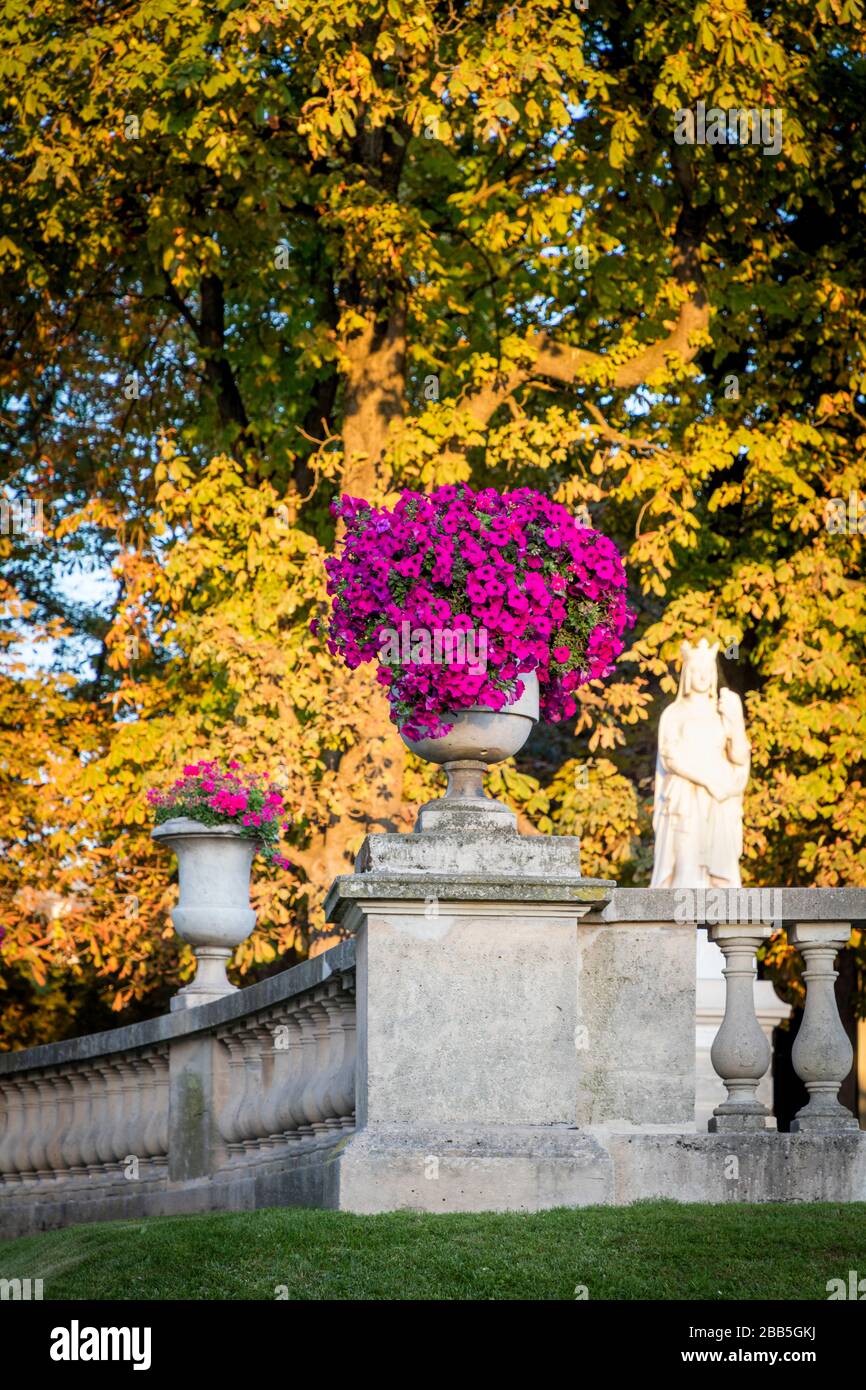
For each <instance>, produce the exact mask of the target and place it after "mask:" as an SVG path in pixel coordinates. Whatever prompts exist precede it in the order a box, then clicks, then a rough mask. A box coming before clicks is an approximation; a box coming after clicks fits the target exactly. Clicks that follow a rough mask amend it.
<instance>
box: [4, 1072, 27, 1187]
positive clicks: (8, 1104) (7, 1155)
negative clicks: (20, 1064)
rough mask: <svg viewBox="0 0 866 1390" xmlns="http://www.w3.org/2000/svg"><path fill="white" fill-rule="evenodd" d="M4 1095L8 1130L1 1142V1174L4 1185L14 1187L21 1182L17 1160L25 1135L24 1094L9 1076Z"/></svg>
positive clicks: (6, 1079) (5, 1083)
mask: <svg viewBox="0 0 866 1390" xmlns="http://www.w3.org/2000/svg"><path fill="white" fill-rule="evenodd" d="M2 1094H3V1108H4V1110H5V1112H6V1128H5V1129H4V1131H3V1139H2V1141H0V1172H2V1174H3V1182H4V1184H6V1185H8V1186H10V1187H12V1186H13V1185H15V1184H16V1183H19V1182H20V1181H21V1174H20V1172H19V1170H18V1162H17V1159H18V1154H19V1150H20V1145H21V1140H22V1138H23V1135H24V1093H23V1091H22V1089H21V1086H20V1085H19V1083H18V1081H17V1080H16V1079H15V1078H14V1077H11V1076H9V1077H6V1078H5V1080H4V1081H3V1089H2Z"/></svg>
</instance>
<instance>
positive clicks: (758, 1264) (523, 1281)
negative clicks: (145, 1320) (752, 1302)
mask: <svg viewBox="0 0 866 1390" xmlns="http://www.w3.org/2000/svg"><path fill="white" fill-rule="evenodd" d="M849 1269H856V1270H858V1271H859V1272H860V1274H861V1277H866V1204H863V1203H857V1204H853V1203H852V1204H850V1205H845V1206H837V1205H833V1204H832V1203H815V1204H812V1205H808V1206H795V1205H784V1206H782V1205H780V1206H745V1205H733V1204H732V1205H730V1206H715V1207H714V1206H699V1205H680V1204H679V1203H676V1202H669V1201H659V1202H638V1203H636V1204H635V1205H634V1206H631V1207H586V1208H584V1209H582V1210H563V1209H561V1210H558V1211H548V1212H540V1213H535V1214H528V1215H524V1214H494V1213H484V1214H480V1215H460V1216H453V1215H452V1216H445V1215H443V1216H438V1215H437V1216H427V1215H421V1214H416V1213H412V1212H397V1213H393V1214H390V1215H385V1216H350V1215H347V1214H346V1213H344V1212H327V1211H304V1210H296V1209H278V1210H269V1211H259V1212H236V1213H235V1212H226V1213H217V1214H208V1215H204V1216H175V1217H159V1218H154V1219H152V1220H144V1221H113V1222H107V1223H100V1224H93V1225H89V1226H74V1227H71V1228H70V1229H68V1230H65V1231H56V1232H49V1233H47V1234H44V1235H38V1236H27V1237H25V1238H23V1239H21V1240H15V1241H10V1242H8V1243H3V1244H0V1278H14V1277H16V1276H17V1277H19V1278H28V1277H29V1278H31V1279H42V1280H43V1281H44V1297H45V1298H46V1299H127V1298H129V1299H135V1298H141V1299H171V1298H183V1299H246V1298H252V1299H273V1298H275V1297H277V1288H278V1286H281V1285H282V1286H285V1288H286V1289H287V1291H288V1297H289V1298H290V1299H403V1298H410V1299H430V1298H432V1299H573V1298H574V1297H575V1287H576V1285H586V1287H587V1290H588V1294H589V1297H590V1299H604V1298H611V1299H637V1298H647V1299H684V1298H700V1299H726V1298H732V1299H739V1298H745V1299H772V1298H779V1299H826V1297H827V1291H826V1284H827V1280H828V1279H831V1278H839V1277H841V1278H847V1274H848V1270H849ZM283 1296H285V1293H284V1294H283Z"/></svg>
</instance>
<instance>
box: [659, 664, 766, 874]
mask: <svg viewBox="0 0 866 1390" xmlns="http://www.w3.org/2000/svg"><path fill="white" fill-rule="evenodd" d="M718 650H719V644H718V642H715V643H714V644H713V646H709V645H708V643H707V641H706V639H705V638H701V641H700V642H699V643H698V644H697V646H692V645H691V643H690V642H683V643H682V645H681V647H680V651H681V652H682V658H683V665H682V671H681V672H680V684H679V689H678V691H677V696H676V699H675V700H674V701H673V702H672V704H669V705H668V706H667V708H666V709H665V710H664V711H663V712H662V717H661V720H660V721H659V739H658V759H657V762H656V780H655V806H654V810H653V830H654V832H655V860H654V863H653V876H652V883H651V884H650V887H652V888H703V887H722V888H738V887H739V886H740V882H741V880H740V855H741V854H742V852H743V793H744V791H745V790H746V783H747V782H748V780H749V761H750V756H751V748H750V745H749V740H748V738H747V737H746V726H745V722H744V719H743V706H742V702H741V700H740V697H739V696H738V695H737V694H736V693H735V692H734V691H733V690H728V689H723V690H721V691H719V688H718V672H717V666H716V657H717V655H718Z"/></svg>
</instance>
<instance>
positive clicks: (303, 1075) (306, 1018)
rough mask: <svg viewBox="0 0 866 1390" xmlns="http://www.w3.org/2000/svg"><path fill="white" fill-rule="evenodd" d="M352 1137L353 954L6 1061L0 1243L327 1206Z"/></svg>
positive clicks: (342, 951)
mask: <svg viewBox="0 0 866 1390" xmlns="http://www.w3.org/2000/svg"><path fill="white" fill-rule="evenodd" d="M354 1125H355V954H354V943H353V942H345V943H343V944H342V945H340V946H337V947H335V948H334V949H333V950H331V951H327V952H325V953H324V954H323V955H321V956H317V957H316V958H315V959H313V960H310V961H305V962H304V963H303V964H301V965H298V966H295V967H293V968H292V969H290V970H286V971H284V972H283V973H282V974H279V975H275V976H273V977H272V978H271V979H269V980H264V981H262V982H261V983H260V984H257V985H251V986H250V987H248V988H247V989H243V990H238V991H237V992H236V993H233V994H229V995H226V996H225V998H223V999H220V1000H217V1001H216V1002H214V1003H211V1004H206V1005H203V1006H201V1007H199V1008H195V1009H188V1010H181V1011H178V1012H175V1013H171V1014H167V1015H165V1016H164V1017H162V1018H157V1019H152V1020H149V1021H148V1022H146V1023H140V1024H134V1025H132V1026H131V1027H127V1028H118V1029H114V1030H112V1031H111V1032H107V1033H96V1034H93V1035H91V1036H89V1037H84V1038H75V1039H73V1040H71V1041H69V1042H61V1043H53V1044H50V1045H48V1046H45V1047H36V1048H29V1049H27V1050H26V1051H24V1052H11V1053H5V1054H0V1234H2V1235H5V1236H9V1235H14V1234H17V1233H18V1232H20V1231H25V1230H32V1229H34V1228H36V1229H38V1228H40V1227H47V1226H52V1225H61V1224H67V1223H68V1222H69V1221H72V1220H94V1219H101V1218H103V1217H111V1216H136V1215H144V1214H153V1213H156V1212H170V1211H185V1210H200V1209H202V1208H205V1207H209V1206H223V1205H233V1206H234V1205H246V1204H247V1203H250V1204H253V1205H261V1204H262V1202H266V1201H267V1200H268V1193H269V1192H272V1193H273V1200H274V1201H286V1200H301V1201H318V1200H324V1198H325V1197H326V1196H327V1193H326V1191H325V1184H326V1182H327V1170H328V1160H329V1157H330V1156H331V1154H332V1153H333V1150H334V1147H335V1145H336V1144H337V1143H338V1142H339V1141H340V1139H341V1137H342V1136H344V1135H346V1134H347V1133H349V1132H351V1131H352V1130H353V1129H354Z"/></svg>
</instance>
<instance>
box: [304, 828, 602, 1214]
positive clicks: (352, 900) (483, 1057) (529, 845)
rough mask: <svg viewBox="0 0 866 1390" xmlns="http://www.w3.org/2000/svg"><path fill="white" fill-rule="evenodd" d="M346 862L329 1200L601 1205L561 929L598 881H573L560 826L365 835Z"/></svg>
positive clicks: (349, 1204) (571, 928)
mask: <svg viewBox="0 0 866 1390" xmlns="http://www.w3.org/2000/svg"><path fill="white" fill-rule="evenodd" d="M479 867H480V868H481V869H482V870H483V871H482V872H479ZM358 870H359V872H357V873H355V874H353V875H347V876H345V877H342V878H340V879H338V880H337V881H336V883H335V884H334V886H333V888H332V890H331V893H330V895H329V899H328V904H327V907H328V912H329V917H330V920H332V921H335V922H337V923H339V924H340V925H341V926H343V927H344V928H348V929H349V930H350V931H352V932H353V933H354V934H355V935H356V938H357V945H356V952H357V957H356V958H357V996H356V1000H357V1025H358V1061H357V1093H356V1108H357V1119H358V1133H357V1134H356V1135H355V1136H354V1137H353V1138H352V1139H350V1140H349V1141H348V1143H347V1146H346V1149H345V1150H344V1153H343V1156H342V1159H341V1177H340V1188H341V1196H340V1205H341V1206H342V1207H345V1208H347V1209H349V1210H355V1211H387V1210H394V1209H395V1208H397V1207H401V1206H411V1207H416V1208H422V1209H427V1210H432V1211H436V1210H461V1209H465V1210H473V1209H475V1210H484V1209H488V1210H489V1209H494V1208H500V1209H505V1208H514V1207H521V1206H526V1207H537V1206H548V1205H554V1204H555V1203H556V1202H558V1201H559V1202H567V1203H570V1204H572V1205H577V1204H579V1203H580V1202H582V1201H583V1202H585V1201H598V1200H604V1193H605V1191H606V1190H607V1187H606V1184H607V1181H608V1174H607V1172H606V1171H602V1169H604V1168H605V1165H604V1163H603V1164H602V1165H601V1169H600V1168H599V1166H598V1163H597V1162H596V1160H597V1158H598V1154H597V1152H596V1149H595V1146H594V1145H593V1143H592V1141H591V1139H589V1138H588V1137H587V1136H584V1135H582V1134H581V1133H580V1132H579V1131H578V1130H577V1128H576V1124H577V1087H578V1070H577V1053H576V1043H577V1041H578V1038H577V1026H578V998H577V982H578V950H579V948H578V936H577V925H578V922H579V920H580V919H581V917H582V916H583V915H584V914H585V913H587V912H589V911H590V909H591V908H593V907H596V908H598V907H600V906H603V904H604V902H606V901H607V899H608V898H609V896H610V892H611V890H612V888H613V885H612V884H610V883H607V882H606V881H603V880H592V879H586V878H584V877H582V875H581V873H580V862H579V846H578V842H577V841H576V840H574V839H572V838H571V837H566V836H561V837H548V836H522V835H518V834H517V833H516V832H510V831H505V830H502V829H496V830H494V831H491V832H486V833H485V832H481V831H478V832H468V831H467V832H464V833H463V834H461V835H455V834H448V833H437V834H429V833H425V834H413V835H375V836H370V837H369V838H368V840H367V841H366V842H365V845H364V847H363V849H362V852H361V854H360V855H359V859H358Z"/></svg>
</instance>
